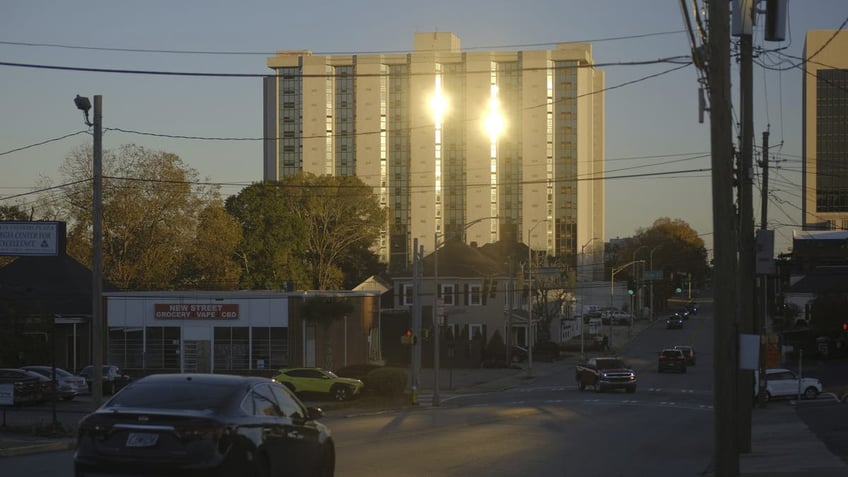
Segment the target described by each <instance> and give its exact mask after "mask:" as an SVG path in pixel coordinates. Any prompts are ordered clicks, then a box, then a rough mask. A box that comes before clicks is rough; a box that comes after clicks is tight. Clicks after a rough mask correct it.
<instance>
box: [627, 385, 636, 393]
mask: <svg viewBox="0 0 848 477" xmlns="http://www.w3.org/2000/svg"><path fill="white" fill-rule="evenodd" d="M626 390H627V392H628V393H630V394H633V393H635V392H636V386H635V385H634V386H627V389H626Z"/></svg>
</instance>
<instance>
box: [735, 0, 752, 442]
mask: <svg viewBox="0 0 848 477" xmlns="http://www.w3.org/2000/svg"><path fill="white" fill-rule="evenodd" d="M753 3H754V2H751V4H750V5H748V3H746V2H737V3H735V4H734V5H740V7H741V8H742V9H743V10H742V12H741V13H740V15H741V16H742V17H743V18H747V20H744V19H743V20H742V21H743V23H746V22H751V23H753V15H754V8H753ZM753 67H754V62H753V35H752V34H751V33H749V32H743V33H742V35H741V36H740V37H739V104H740V108H741V116H742V128H741V133H740V142H741V145H740V148H739V152H740V155H739V184H738V187H739V274H738V275H737V282H738V286H739V296H738V302H737V303H738V305H739V314H738V315H737V316H738V318H739V329H738V332H739V333H740V334H748V335H750V334H753V333H754V298H755V296H756V295H755V292H754V279H755V274H754V202H753V187H754V180H753V177H752V176H753V169H754V97H753V87H754V81H753V69H754V68H753ZM736 369H738V376H737V386H738V389H739V390H741V391H742V392H740V393H739V394H738V398H739V399H738V400H737V401H736V402H737V415H738V417H737V420H736V425H737V429H738V432H739V452H746V453H747V452H751V410H752V407H753V392H744V390H746V389H747V390H753V389H754V373H753V371H752V370H750V369H739V368H738V366H737V367H736Z"/></svg>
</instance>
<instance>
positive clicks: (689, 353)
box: [674, 345, 695, 366]
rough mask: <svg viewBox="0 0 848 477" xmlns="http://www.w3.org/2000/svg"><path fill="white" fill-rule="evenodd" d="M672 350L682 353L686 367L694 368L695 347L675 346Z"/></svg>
mask: <svg viewBox="0 0 848 477" xmlns="http://www.w3.org/2000/svg"><path fill="white" fill-rule="evenodd" d="M674 349H679V350H680V351H683V356H685V357H686V365H687V366H695V347H694V346H689V345H677V346H675V347H674Z"/></svg>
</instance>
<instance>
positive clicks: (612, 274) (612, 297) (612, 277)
mask: <svg viewBox="0 0 848 477" xmlns="http://www.w3.org/2000/svg"><path fill="white" fill-rule="evenodd" d="M635 263H645V261H644V260H633V261H632V262H630V263H625V264H624V265H622V266H620V267H618V268H613V269H612V270H611V271H610V307H613V304H614V303H615V275H616V274H617V273H618V272H620V271H622V270H624V269H625V268H627V267H629V266H630V265H633V264H635ZM609 334H610V336H609V337H610V343H609V344H610V346H612V343H611V341H612V319H610V320H609Z"/></svg>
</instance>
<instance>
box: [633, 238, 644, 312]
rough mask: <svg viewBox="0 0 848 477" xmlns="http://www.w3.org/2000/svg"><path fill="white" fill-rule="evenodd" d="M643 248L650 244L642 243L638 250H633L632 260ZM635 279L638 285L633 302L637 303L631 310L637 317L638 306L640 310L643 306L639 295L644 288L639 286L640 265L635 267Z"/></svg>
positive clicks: (634, 259)
mask: <svg viewBox="0 0 848 477" xmlns="http://www.w3.org/2000/svg"><path fill="white" fill-rule="evenodd" d="M643 248H648V246H647V245H640V246H639V247H637V248H636V250H634V251H633V258H632V260H633V261H634V262H635V261H636V254H638V253H639V250H642V249H643ZM642 263H645V261H644V260H643V261H642ZM633 281H634V282H635V285H636V289H635V290H634V292H635V295H636V296H635V297H634V300H633V303H635V305H631V307H630V312H631V313H633V317H634V318H635V317H636V308H639V309H640V310H641V309H642V307H641V306H640V305H641V303H639V301H640V300H639V297H641V290H642V289H641V287H640V286H639V267H638V266H636V267H633Z"/></svg>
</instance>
